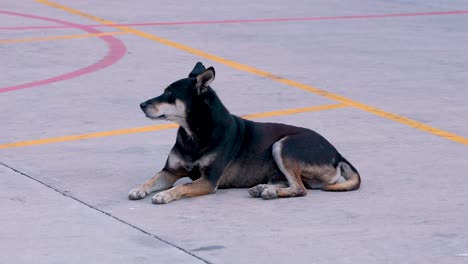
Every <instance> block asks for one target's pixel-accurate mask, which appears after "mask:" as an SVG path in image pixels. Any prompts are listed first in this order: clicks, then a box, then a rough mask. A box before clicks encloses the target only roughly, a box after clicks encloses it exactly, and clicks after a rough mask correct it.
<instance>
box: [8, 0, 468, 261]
mask: <svg viewBox="0 0 468 264" xmlns="http://www.w3.org/2000/svg"><path fill="white" fill-rule="evenodd" d="M0 1H1V0H0ZM3 2H5V3H2V4H4V5H2V8H5V9H7V10H10V11H16V12H23V13H29V14H35V15H40V16H45V17H53V18H57V19H62V20H67V21H72V22H76V23H83V24H96V22H95V21H91V20H89V19H85V18H82V17H79V16H76V15H72V14H70V13H66V12H64V11H62V10H57V9H54V8H51V7H48V6H45V5H42V4H40V3H37V2H35V1H30V2H21V3H19V2H18V3H17V2H12V1H3ZM58 2H59V3H61V4H64V5H67V6H70V7H72V8H75V9H78V10H80V11H83V12H86V13H89V14H92V15H96V16H98V17H102V18H105V19H109V20H113V21H114V22H118V23H137V22H158V21H197V20H216V19H217V20H223V19H250V18H278V17H318V16H341V15H366V14H389V13H413V12H434V11H447V10H465V9H468V4H467V3H466V1H451V2H450V3H448V2H447V3H445V2H441V1H425V2H418V1H378V2H375V1H346V2H345V3H343V1H318V2H316V3H314V4H313V5H312V4H311V3H310V1H293V2H291V1H288V2H284V1H268V2H266V1H254V2H252V1H236V2H232V3H222V4H221V3H217V2H214V1H203V2H201V3H198V2H197V3H192V2H183V3H180V2H177V3H176V2H171V1H165V2H158V3H155V2H153V1H148V0H139V1H131V2H119V3H113V4H110V3H108V2H105V1H102V2H76V1H65V0H63V1H62V0H61V1H58ZM467 20H468V15H463V14H462V15H447V16H418V17H414V16H411V17H392V18H381V19H362V20H358V19H356V20H349V19H348V20H333V21H332V20H330V21H308V22H275V23H273V22H272V23H261V24H242V23H239V24H223V25H219V24H212V25H184V26H182V25H178V26H166V27H162V26H157V27H142V28H139V29H141V30H143V31H145V32H149V33H152V34H155V35H158V36H161V37H164V38H168V39H171V40H174V41H177V42H180V43H183V44H185V45H188V46H191V47H194V48H197V49H200V50H203V51H206V52H209V53H212V54H216V55H219V56H222V57H225V58H228V59H232V60H235V61H238V62H240V63H244V64H247V65H250V66H253V67H257V68H260V69H263V70H266V71H269V72H271V73H274V74H278V75H281V76H284V77H287V78H290V79H292V80H296V81H299V82H301V83H305V84H308V85H312V86H317V87H319V88H322V89H326V90H328V91H331V92H334V93H338V94H341V95H345V96H347V97H349V98H352V99H354V100H357V101H359V102H363V103H366V104H368V105H373V106H376V107H379V108H382V109H384V110H387V111H390V112H394V113H397V114H401V115H404V116H407V117H410V118H413V119H415V120H418V121H420V122H424V123H427V124H429V125H432V126H435V127H438V128H441V129H444V130H447V131H450V132H454V133H457V134H459V135H461V136H465V137H466V136H468V123H467V121H466V118H464V117H465V116H467V115H468V108H467V104H466V103H465V102H466V100H467V99H468V90H467V89H466V86H467V85H468V76H467V73H466V72H467V71H466V65H465V61H466V57H467V55H468V53H467V52H468V49H467V48H466V47H465V46H466V45H464V43H465V42H466V40H468V39H467V38H468V31H467V29H466V27H464V25H465V24H466V22H468V21H467ZM4 21H5V22H4ZM24 21H25V22H23V20H18V18H16V17H12V16H6V15H0V22H1V23H0V24H1V26H21V25H23V26H34V25H47V23H46V22H45V21H36V23H33V21H30V20H28V19H25V20H24ZM26 21H27V22H26ZM99 30H102V31H113V30H115V29H112V28H99ZM3 32H5V34H4V33H3ZM0 33H1V34H2V37H1V38H2V39H10V38H23V37H38V36H55V35H69V34H81V33H83V32H81V31H78V30H76V29H60V30H57V29H47V30H41V31H35V30H26V31H1V29H0ZM116 37H117V38H118V39H120V40H122V41H123V43H124V44H125V47H126V49H127V54H126V55H125V56H124V57H123V58H122V59H121V60H119V61H118V62H116V63H115V64H113V65H112V66H110V67H107V68H105V69H101V70H99V71H95V72H93V73H89V74H86V75H83V76H80V77H78V78H72V79H68V80H65V81H61V82H56V83H51V84H47V85H44V86H41V87H35V88H32V89H25V90H18V91H13V92H8V93H0V107H1V110H2V111H0V124H1V128H0V144H2V143H9V142H14V141H22V140H31V139H39V138H47V137H57V136H64V135H69V134H79V133H89V132H97V131H107V130H113V129H121V128H130V127H139V126H146V125H151V124H162V122H151V121H150V120H148V119H146V118H144V116H143V115H142V114H141V112H140V110H139V109H138V104H139V103H140V102H141V101H142V100H145V99H147V98H149V97H153V96H155V95H157V94H159V93H160V91H161V90H162V88H163V87H165V85H167V84H168V83H170V82H171V81H174V80H175V79H177V78H180V77H183V76H185V75H186V74H187V73H188V71H189V70H190V67H191V66H192V65H193V64H194V63H195V62H196V61H198V60H202V61H203V62H204V63H205V64H206V65H213V66H215V68H216V70H217V76H216V80H215V83H214V84H213V87H214V88H215V89H216V90H217V92H218V94H219V95H220V97H221V98H222V99H223V101H224V102H225V104H226V105H227V106H228V108H229V109H230V110H231V111H232V112H233V113H236V114H247V113H255V112H264V111H272V110H280V109H287V108H295V107H304V106H311V105H324V104H330V103H334V102H333V101H331V100H328V99H325V98H322V97H319V96H317V95H314V94H311V93H307V92H305V91H301V90H298V89H295V88H293V87H290V86H287V85H282V84H279V83H276V82H274V81H272V80H267V79H263V78H260V77H258V76H254V75H252V74H249V73H246V72H240V71H237V70H234V69H232V68H229V67H227V66H225V65H222V64H219V63H211V62H209V61H207V60H206V59H203V58H199V57H197V56H195V55H192V54H189V53H185V52H183V51H179V50H175V49H173V48H170V47H167V46H163V45H161V44H159V43H156V42H153V41H150V40H147V39H143V38H140V37H138V36H131V35H121V36H116ZM107 49H108V47H107V46H106V45H105V43H104V42H103V41H102V40H100V39H96V38H92V39H80V40H60V41H51V42H44V43H42V42H41V43H22V44H11V45H10V44H9V45H2V44H0V53H1V55H2V58H3V61H4V62H3V63H2V72H4V73H5V74H4V75H2V76H3V77H1V78H0V88H1V87H4V86H7V85H14V84H15V83H19V82H26V81H33V80H37V79H41V78H46V77H47V76H54V75H57V74H62V73H64V72H67V71H70V70H73V69H76V68H80V67H85V66H86V65H88V64H90V63H93V62H94V61H96V60H99V59H100V58H102V57H103V56H104V55H105V54H106V52H107ZM262 121H275V122H284V123H289V124H293V125H300V126H304V127H308V128H311V129H314V130H316V131H318V132H320V133H322V134H323V135H325V136H326V137H327V138H328V139H329V140H330V141H331V142H333V143H334V144H335V145H336V146H337V148H338V149H339V150H340V151H341V152H342V153H343V154H344V155H345V156H346V157H347V158H348V159H349V160H350V161H352V162H353V164H355V165H356V167H357V168H358V169H359V171H360V172H361V174H362V177H363V185H362V188H361V189H360V190H359V191H356V192H350V193H326V192H320V191H311V192H309V194H308V195H307V196H306V197H302V198H296V199H278V200H273V201H263V200H260V199H253V198H250V197H249V196H248V194H247V191H246V190H245V189H237V190H219V191H218V192H217V193H216V194H214V195H208V196H204V197H198V198H193V199H184V200H180V201H176V202H174V203H171V204H168V205H164V206H156V205H153V204H151V202H150V199H144V200H142V201H129V200H128V199H127V193H128V191H129V190H130V189H131V188H133V187H134V186H136V185H138V184H140V183H141V182H142V181H144V180H146V179H147V178H148V177H150V176H151V175H152V174H153V173H154V172H155V171H157V170H158V169H160V168H161V166H162V165H163V164H164V162H165V159H166V157H167V154H168V152H169V150H170V148H171V146H172V144H173V142H174V137H175V132H176V131H175V130H174V129H172V130H161V131H155V132H151V133H139V134H131V135H120V136H115V137H105V138H99V139H90V140H82V141H70V142H63V143H54V144H47V145H37V146H30V147H23V148H9V149H0V162H2V163H3V164H5V165H7V166H10V167H12V168H14V169H15V170H17V171H18V172H13V171H12V170H10V169H8V168H6V167H5V166H3V165H0V196H1V197H0V201H1V202H0V208H1V211H0V224H1V225H2V226H3V227H4V228H2V229H0V246H1V247H2V248H5V249H6V250H5V252H9V254H6V255H2V256H0V262H2V263H3V262H5V263H11V262H15V263H26V262H31V261H34V262H38V263H63V262H66V263H70V262H71V263H86V262H89V263H94V262H99V263H116V262H127V263H136V262H139V263H149V262H151V263H168V262H176V263H179V262H180V263H192V262H193V263H197V262H200V261H205V262H210V263H243V262H249V263H250V262H251V263H283V262H294V263H465V262H466V260H467V257H466V256H468V228H467V225H466V223H465V222H466V220H465V219H467V218H468V211H467V210H466V207H467V194H466V191H465V187H464V186H465V184H464V180H465V177H464V175H465V174H466V173H465V172H466V171H468V152H467V148H466V145H463V144H460V143H456V142H452V141H449V140H447V139H445V138H441V137H437V136H435V135H433V134H429V133H426V132H424V131H421V130H417V129H414V128H410V127H408V126H405V125H402V124H399V123H396V122H394V121H392V120H388V119H384V118H381V117H377V116H375V115H373V114H370V113H367V112H363V111H361V110H357V109H354V108H342V109H336V110H329V111H323V112H313V113H303V114H296V115H289V116H278V117H270V118H266V119H262ZM21 173H23V174H25V175H28V177H27V176H25V175H23V174H21ZM29 177H30V178H29ZM34 179H36V180H38V181H40V182H43V183H44V184H46V185H48V186H49V187H47V186H45V185H43V184H40V183H38V182H36V181H35V180H34ZM53 189H56V190H57V191H59V192H61V193H63V194H65V196H64V195H62V194H60V193H57V192H56V191H54V190H53ZM145 232H146V233H148V234H150V235H147V234H145ZM156 237H158V238H161V239H163V240H164V241H166V242H161V241H160V240H158V239H157V238H156ZM184 251H186V252H184ZM191 254H192V255H191ZM193 255H195V256H196V257H195V256H193ZM197 257H198V258H201V259H202V260H200V259H198V258H197Z"/></svg>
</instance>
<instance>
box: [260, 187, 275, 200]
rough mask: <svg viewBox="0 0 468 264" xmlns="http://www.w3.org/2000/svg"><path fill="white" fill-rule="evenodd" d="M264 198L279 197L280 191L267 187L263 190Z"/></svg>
mask: <svg viewBox="0 0 468 264" xmlns="http://www.w3.org/2000/svg"><path fill="white" fill-rule="evenodd" d="M262 198H263V199H265V200H270V199H275V198H278V193H277V192H276V188H271V189H270V188H267V189H265V190H263V191H262Z"/></svg>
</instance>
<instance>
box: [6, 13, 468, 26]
mask: <svg viewBox="0 0 468 264" xmlns="http://www.w3.org/2000/svg"><path fill="white" fill-rule="evenodd" d="M463 14H468V10H453V11H437V12H414V13H396V14H370V15H349V16H323V17H283V18H254V19H226V20H204V21H174V22H146V23H126V24H111V25H110V24H109V25H102V24H97V25H87V26H88V27H93V28H97V27H116V26H127V27H145V26H177V25H210V24H244V23H272V22H303V21H322V20H344V19H375V18H392V17H418V16H444V15H463ZM63 28H68V27H67V26H26V27H24V26H23V27H0V30H34V29H63Z"/></svg>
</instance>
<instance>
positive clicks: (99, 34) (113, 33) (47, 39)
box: [0, 31, 128, 44]
mask: <svg viewBox="0 0 468 264" xmlns="http://www.w3.org/2000/svg"><path fill="white" fill-rule="evenodd" d="M123 34H128V33H127V32H123V31H115V32H103V33H90V34H75V35H62V36H50V37H39V38H20V39H1V40H0V44H12V43H24V42H38V41H51V40H65V39H80V38H91V37H103V36H114V35H123Z"/></svg>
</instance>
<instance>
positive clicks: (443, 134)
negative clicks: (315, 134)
mask: <svg viewBox="0 0 468 264" xmlns="http://www.w3.org/2000/svg"><path fill="white" fill-rule="evenodd" d="M36 1H37V2H39V3H43V4H45V5H48V6H51V7H55V8H58V9H61V10H63V11H66V12H68V13H71V14H75V15H79V16H82V17H86V18H88V19H91V20H94V21H97V22H99V23H102V24H106V25H114V24H116V23H114V22H112V21H109V20H105V19H102V18H99V17H96V16H93V15H90V14H86V13H83V12H81V11H78V10H76V9H73V8H70V7H67V6H63V5H60V4H57V3H54V2H51V1H47V0H36ZM114 27H115V28H117V29H120V30H122V31H124V32H128V33H132V34H134V35H137V36H140V37H142V38H146V39H150V40H153V41H155V42H158V43H161V44H164V45H167V46H170V47H173V48H176V49H179V50H183V51H186V52H188V53H191V54H194V55H197V56H200V57H202V58H205V59H209V60H212V61H215V62H218V63H221V64H224V65H227V66H230V67H232V68H234V69H238V70H241V71H245V72H249V73H252V74H255V75H258V76H262V77H265V78H268V79H271V80H274V81H276V82H279V83H282V84H286V85H289V86H293V87H296V88H299V89H302V90H304V91H308V92H311V93H314V94H316V95H320V96H323V97H326V98H328V99H332V100H335V101H337V102H340V103H343V104H346V105H348V106H352V107H355V108H358V109H361V110H363V111H366V112H368V113H372V114H374V115H377V116H381V117H384V118H387V119H390V120H393V121H396V122H398V123H401V124H404V125H407V126H410V127H413V128H416V129H419V130H421V131H424V132H427V133H431V134H433V135H436V136H439V137H443V138H446V139H448V140H451V141H454V142H458V143H462V144H465V145H468V138H465V137H463V136H460V135H456V134H453V133H450V132H447V131H444V130H441V129H438V128H435V127H432V126H429V125H426V124H424V123H421V122H418V121H416V120H413V119H410V118H407V117H404V116H401V115H397V114H393V113H390V112H386V111H384V110H382V109H379V108H377V107H373V106H369V105H366V104H363V103H360V102H357V101H354V100H352V99H349V98H346V97H344V96H341V95H338V94H334V93H331V92H328V91H325V90H322V89H319V88H316V87H313V86H310V85H306V84H303V83H300V82H297V81H293V80H290V79H287V78H283V77H281V76H277V75H274V74H271V73H269V72H266V71H263V70H260V69H257V68H254V67H251V66H248V65H245V64H242V63H238V62H235V61H232V60H228V59H225V58H222V57H219V56H216V55H213V54H210V53H207V52H204V51H201V50H198V49H195V48H192V47H189V46H186V45H183V44H180V43H177V42H174V41H171V40H168V39H164V38H161V37H158V36H155V35H152V34H149V33H146V32H143V31H141V30H137V29H134V28H130V27H125V26H114Z"/></svg>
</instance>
